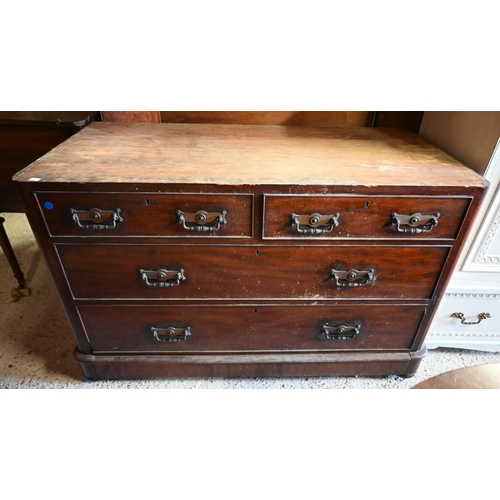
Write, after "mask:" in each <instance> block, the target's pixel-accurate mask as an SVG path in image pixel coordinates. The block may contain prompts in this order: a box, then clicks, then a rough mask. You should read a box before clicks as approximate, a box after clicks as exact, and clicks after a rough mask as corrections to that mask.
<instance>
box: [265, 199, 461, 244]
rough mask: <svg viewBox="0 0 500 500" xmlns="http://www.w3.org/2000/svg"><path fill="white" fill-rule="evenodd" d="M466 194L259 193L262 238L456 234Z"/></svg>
mask: <svg viewBox="0 0 500 500" xmlns="http://www.w3.org/2000/svg"><path fill="white" fill-rule="evenodd" d="M469 204H470V198H444V197H443V198H439V197H426V196H418V197H415V196H359V195H356V196H347V195H346V196H329V195H325V196H296V195H265V196H264V227H263V237H264V238H270V239H272V238H289V239H290V238H303V239H317V238H384V239H386V238H390V239H401V238H402V239H408V240H414V239H420V238H438V239H454V238H456V236H457V234H458V231H459V229H460V226H461V224H462V220H463V218H464V216H465V214H466V212H467V208H468V207H469Z"/></svg>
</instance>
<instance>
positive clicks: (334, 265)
mask: <svg viewBox="0 0 500 500" xmlns="http://www.w3.org/2000/svg"><path fill="white" fill-rule="evenodd" d="M56 249H57V251H58V253H59V257H60V259H61V262H62V264H63V266H64V268H65V272H66V276H67V279H68V282H69V285H70V287H71V290H72V292H73V296H74V297H75V298H77V299H85V298H102V299H113V298H120V299H208V298H217V299H242V300H244V299H253V298H265V299H267V298H280V299H299V298H300V299H303V298H305V299H322V298H338V299H358V298H375V299H379V298H391V299H408V298H420V299H429V298H431V296H432V294H433V291H434V287H435V285H436V282H437V280H438V278H439V275H440V271H441V268H442V266H443V264H444V262H445V260H446V257H447V255H448V252H449V248H448V247H440V246H433V247H406V246H404V247H403V246H371V247H365V246H353V245H349V246H335V247H332V246H326V245H324V246H314V247H313V246H307V245H306V246H298V245H293V246H292V245H290V246H288V245H287V246H285V245H283V246H281V245H280V246H253V245H252V246H250V245H239V246H236V245H235V246H229V245H228V246H226V245H213V246H212V245H200V244H198V245H178V246H176V245H132V244H125V245H118V244H114V245H104V244H102V245H101V244H94V245H90V244H81V245H69V244H57V245H56Z"/></svg>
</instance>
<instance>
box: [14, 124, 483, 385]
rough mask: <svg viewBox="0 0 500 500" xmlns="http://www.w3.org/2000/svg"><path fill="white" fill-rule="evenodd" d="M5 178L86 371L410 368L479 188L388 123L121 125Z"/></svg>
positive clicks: (103, 128) (463, 170)
mask: <svg viewBox="0 0 500 500" xmlns="http://www.w3.org/2000/svg"><path fill="white" fill-rule="evenodd" d="M15 180H16V181H17V182H18V187H19V190H20V193H21V196H22V200H23V203H24V207H25V210H26V214H27V216H28V219H29V221H30V224H31V226H32V228H33V231H34V233H35V236H36V238H37V241H38V243H39V246H40V248H41V251H42V253H43V255H44V257H45V259H46V261H47V263H48V266H49V269H50V272H51V274H52V276H53V279H54V282H55V285H56V287H57V290H58V292H59V295H60V298H61V300H62V303H63V305H64V308H65V311H66V313H67V315H68V318H69V321H70V324H71V326H72V329H73V331H74V335H75V338H76V343H77V347H76V349H75V357H76V359H77V360H78V362H79V363H80V364H81V366H82V369H83V372H84V374H85V376H86V377H88V378H91V379H96V378H137V377H207V376H208V377H211V376H223V377H233V376H251V377H256V376H305V375H322V376H325V375H388V374H395V375H400V376H411V375H413V374H414V373H415V372H416V370H417V368H418V365H419V363H420V361H421V360H422V358H423V357H424V355H425V352H426V348H425V344H424V340H425V335H426V332H427V329H428V326H429V323H430V321H431V319H432V317H433V314H434V312H435V310H436V306H437V304H438V302H439V300H440V297H441V296H442V293H443V289H444V287H445V285H446V282H447V279H448V277H449V275H450V272H451V270H452V269H453V265H454V262H455V260H456V257H457V255H458V252H459V250H460V246H461V244H462V242H463V240H464V237H465V235H466V233H467V231H468V229H469V227H470V225H471V222H472V221H473V219H474V216H475V213H476V211H477V208H478V206H479V204H480V202H481V199H482V196H483V193H484V192H485V189H486V187H487V184H488V183H487V182H486V181H485V180H484V179H483V178H481V177H480V176H479V175H477V174H476V173H475V172H473V171H472V170H470V169H468V168H467V167H465V166H464V165H462V164H460V163H459V162H457V161H455V160H454V159H453V158H451V157H450V156H448V155H446V154H445V153H443V152H442V151H440V150H439V149H437V148H435V147H434V146H432V145H431V144H429V143H427V142H426V141H424V140H423V139H422V138H421V137H419V136H418V135H416V134H413V133H410V132H406V131H402V130H397V129H371V128H349V129H342V128H299V127H279V126H277V127H274V126H262V127H260V126H234V125H233V126H225V125H185V124H123V123H122V124H118V123H94V124H91V125H89V126H88V127H87V128H85V129H84V130H82V131H81V132H79V133H77V134H76V135H74V136H73V137H71V138H70V139H68V140H67V141H66V142H64V143H63V144H61V145H60V146H58V147H57V148H55V149H54V150H52V151H51V152H49V153H47V154H46V155H45V156H43V157H42V158H41V159H39V160H38V161H36V162H34V163H33V164H31V165H30V166H29V167H27V168H26V169H24V170H23V171H21V172H20V173H18V174H17V175H16V176H15Z"/></svg>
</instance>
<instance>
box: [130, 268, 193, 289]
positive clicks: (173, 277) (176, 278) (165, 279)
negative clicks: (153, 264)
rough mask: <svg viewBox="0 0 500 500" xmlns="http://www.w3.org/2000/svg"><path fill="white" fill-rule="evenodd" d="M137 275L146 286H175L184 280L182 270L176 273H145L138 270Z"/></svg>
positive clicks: (165, 271)
mask: <svg viewBox="0 0 500 500" xmlns="http://www.w3.org/2000/svg"><path fill="white" fill-rule="evenodd" d="M139 273H140V274H141V278H142V279H143V280H144V281H145V282H146V285H148V286H161V287H167V286H177V285H178V284H179V283H180V282H181V281H184V280H185V279H186V277H185V276H184V269H179V270H178V271H169V270H167V269H157V270H156V271H154V270H150V271H146V270H144V269H139ZM150 280H152V281H150Z"/></svg>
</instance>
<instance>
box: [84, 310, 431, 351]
mask: <svg viewBox="0 0 500 500" xmlns="http://www.w3.org/2000/svg"><path fill="white" fill-rule="evenodd" d="M78 310H79V313H80V317H81V319H82V321H83V325H84V327H85V330H86V332H87V335H88V338H89V340H90V343H91V346H92V349H93V352H95V353H98V352H157V351H160V352H189V351H191V352H222V351H232V352H234V351H238V352H245V351H247V352H248V351H273V350H276V351H280V352H283V351H301V350H307V351H311V350H312V351H314V350H318V351H326V350H333V351H334V350H358V349H379V350H382V349H410V347H411V344H412V341H413V338H414V336H415V332H416V331H417V329H418V326H419V324H420V322H421V319H422V316H423V314H424V312H425V307H424V306H419V305H401V306H399V307H396V306H387V305H383V306H382V305H366V304H365V305H363V306H348V307H344V306H332V307H324V306H307V305H298V306H276V305H249V306H241V305H235V306H221V305H197V306H176V305H170V306H169V305H165V306H162V305H81V306H79V307H78Z"/></svg>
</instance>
